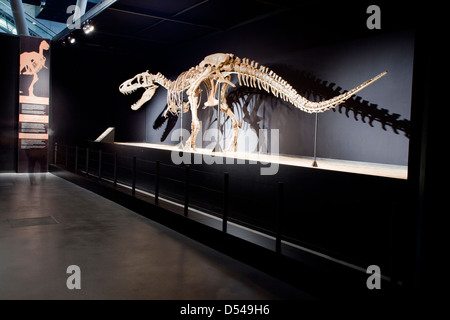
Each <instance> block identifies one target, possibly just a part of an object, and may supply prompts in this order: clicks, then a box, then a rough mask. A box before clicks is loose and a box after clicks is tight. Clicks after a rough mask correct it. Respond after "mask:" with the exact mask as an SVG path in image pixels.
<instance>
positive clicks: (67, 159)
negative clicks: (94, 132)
mask: <svg viewBox="0 0 450 320" xmlns="http://www.w3.org/2000/svg"><path fill="white" fill-rule="evenodd" d="M65 160H66V170H68V168H67V167H68V166H69V145H68V144H66V159H65Z"/></svg>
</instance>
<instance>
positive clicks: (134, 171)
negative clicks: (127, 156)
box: [131, 157, 136, 197]
mask: <svg viewBox="0 0 450 320" xmlns="http://www.w3.org/2000/svg"><path fill="white" fill-rule="evenodd" d="M135 194H136V157H133V179H132V185H131V195H132V196H133V197H134V196H135Z"/></svg>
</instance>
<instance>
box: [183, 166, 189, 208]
mask: <svg viewBox="0 0 450 320" xmlns="http://www.w3.org/2000/svg"><path fill="white" fill-rule="evenodd" d="M189 168H190V166H189V165H186V183H185V187H184V216H185V217H187V216H188V210H189Z"/></svg>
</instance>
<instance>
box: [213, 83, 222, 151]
mask: <svg viewBox="0 0 450 320" xmlns="http://www.w3.org/2000/svg"><path fill="white" fill-rule="evenodd" d="M217 92H218V94H219V97H218V98H217V100H218V103H217V138H216V146H215V147H214V149H213V152H222V151H223V150H222V148H221V147H220V142H219V137H220V104H221V95H222V84H221V83H220V82H219V83H217Z"/></svg>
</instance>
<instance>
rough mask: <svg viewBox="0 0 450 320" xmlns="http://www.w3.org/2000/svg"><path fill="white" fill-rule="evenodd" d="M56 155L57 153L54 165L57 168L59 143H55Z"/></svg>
mask: <svg viewBox="0 0 450 320" xmlns="http://www.w3.org/2000/svg"><path fill="white" fill-rule="evenodd" d="M54 153H55V158H54V159H53V160H54V165H55V166H56V162H57V160H58V142H55V150H54Z"/></svg>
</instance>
